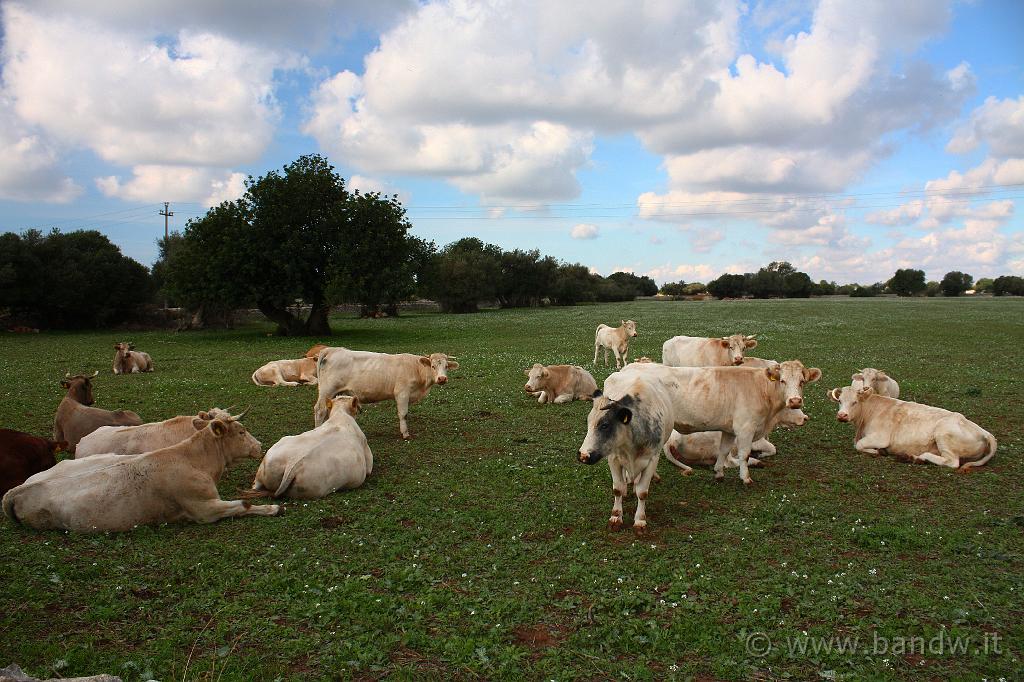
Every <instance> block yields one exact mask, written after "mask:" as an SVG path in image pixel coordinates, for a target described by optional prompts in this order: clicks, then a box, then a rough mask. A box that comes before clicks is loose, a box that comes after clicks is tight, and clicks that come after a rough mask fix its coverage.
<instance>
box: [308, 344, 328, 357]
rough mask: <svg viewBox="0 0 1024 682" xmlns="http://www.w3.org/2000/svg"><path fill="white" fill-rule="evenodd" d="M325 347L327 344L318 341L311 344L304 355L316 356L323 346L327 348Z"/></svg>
mask: <svg viewBox="0 0 1024 682" xmlns="http://www.w3.org/2000/svg"><path fill="white" fill-rule="evenodd" d="M327 347H328V346H326V345H324V344H322V343H318V344H316V345H315V346H313V347H312V348H310V349H309V350H307V351H306V357H307V358H315V357H316V356H318V355H320V351H322V350H323V349H324V348H327Z"/></svg>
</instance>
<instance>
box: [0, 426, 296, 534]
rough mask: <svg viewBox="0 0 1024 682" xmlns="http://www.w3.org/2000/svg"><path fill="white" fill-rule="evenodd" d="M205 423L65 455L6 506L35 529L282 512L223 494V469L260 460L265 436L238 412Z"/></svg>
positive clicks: (122, 526) (12, 494) (92, 528)
mask: <svg viewBox="0 0 1024 682" xmlns="http://www.w3.org/2000/svg"><path fill="white" fill-rule="evenodd" d="M202 426H203V428H200V429H199V430H198V431H196V432H195V433H194V434H193V435H192V436H191V437H189V438H188V439H187V440H184V441H182V442H180V443H178V444H176V445H172V446H170V447H167V448H163V449H162V450H155V451H153V452H147V453H144V454H141V455H96V456H94V457H88V458H86V459H66V460H64V461H62V462H59V463H58V464H57V466H55V467H53V468H52V469H47V470H46V471H43V472H41V473H38V474H36V475H34V476H32V477H31V478H29V479H28V480H27V481H25V483H24V484H22V485H20V486H18V487H17V488H14V489H12V490H11V491H9V492H8V493H7V494H6V495H4V498H3V509H4V513H5V514H6V515H7V516H8V518H10V519H11V520H12V521H14V522H16V523H22V524H24V525H26V526H31V527H33V528H41V529H43V528H64V529H68V530H76V531H85V532H99V531H125V530H130V529H132V528H134V527H136V526H140V525H145V524H157V523H173V522H176V521H195V522H198V523H211V522H213V521H219V520H220V519H225V518H228V517H232V516H253V515H255V516H273V515H276V514H278V513H279V512H280V509H281V508H280V507H278V506H277V505H276V504H271V505H260V506H253V505H252V504H251V503H249V502H245V501H242V500H234V501H227V500H222V499H220V495H219V494H218V492H217V483H218V481H220V478H221V476H222V475H223V474H224V470H225V469H227V468H228V467H229V466H231V465H232V464H234V463H235V462H237V461H239V460H242V459H245V458H247V457H248V458H251V459H259V458H260V443H259V441H257V440H256V439H255V438H253V437H252V435H251V434H249V433H248V432H247V431H246V430H245V427H244V426H242V423H241V422H240V421H238V420H237V418H232V419H230V420H227V421H225V420H223V419H214V420H213V421H209V422H207V421H203V424H202Z"/></svg>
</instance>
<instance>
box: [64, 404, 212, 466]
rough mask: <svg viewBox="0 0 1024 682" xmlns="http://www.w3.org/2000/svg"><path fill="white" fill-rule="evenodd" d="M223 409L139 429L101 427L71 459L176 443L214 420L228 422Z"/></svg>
mask: <svg viewBox="0 0 1024 682" xmlns="http://www.w3.org/2000/svg"><path fill="white" fill-rule="evenodd" d="M230 418H231V414H230V413H228V412H227V411H226V410H222V409H220V408H217V407H214V408H211V409H210V411H209V412H206V411H203V412H200V413H199V414H197V415H195V416H192V415H184V416H181V417H171V418H170V419H165V420H164V421H162V422H154V423H151V424H142V425H140V426H101V427H100V428H98V429H96V430H95V431H93V432H92V433H90V434H89V435H88V436H86V437H85V438H83V439H82V440H81V441H79V443H78V448H76V449H75V458H76V459H82V458H83V457H89V456H91V455H106V454H111V455H139V454H142V453H143V452H152V451H153V450H159V449H160V448H166V447H168V446H171V445H174V444H175V443H180V442H181V441H183V440H185V439H186V438H188V437H190V436H191V435H192V434H194V433H195V432H196V430H197V429H202V428H206V425H207V423H208V422H210V421H212V420H214V419H230Z"/></svg>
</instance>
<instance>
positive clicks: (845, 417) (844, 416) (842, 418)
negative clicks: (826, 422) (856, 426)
mask: <svg viewBox="0 0 1024 682" xmlns="http://www.w3.org/2000/svg"><path fill="white" fill-rule="evenodd" d="M836 419H838V420H839V421H841V422H848V421H850V415H848V414H846V413H845V412H840V413H839V414H837V415H836Z"/></svg>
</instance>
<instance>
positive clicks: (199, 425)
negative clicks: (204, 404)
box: [192, 417, 210, 431]
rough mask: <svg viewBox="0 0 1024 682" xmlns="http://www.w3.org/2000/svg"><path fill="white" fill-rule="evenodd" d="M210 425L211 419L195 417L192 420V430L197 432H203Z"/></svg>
mask: <svg viewBox="0 0 1024 682" xmlns="http://www.w3.org/2000/svg"><path fill="white" fill-rule="evenodd" d="M209 423H210V420H209V419H203V418H202V417H195V418H194V419H192V428H194V429H195V430H196V431H202V430H203V429H205V428H206V426H207V424H209Z"/></svg>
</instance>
